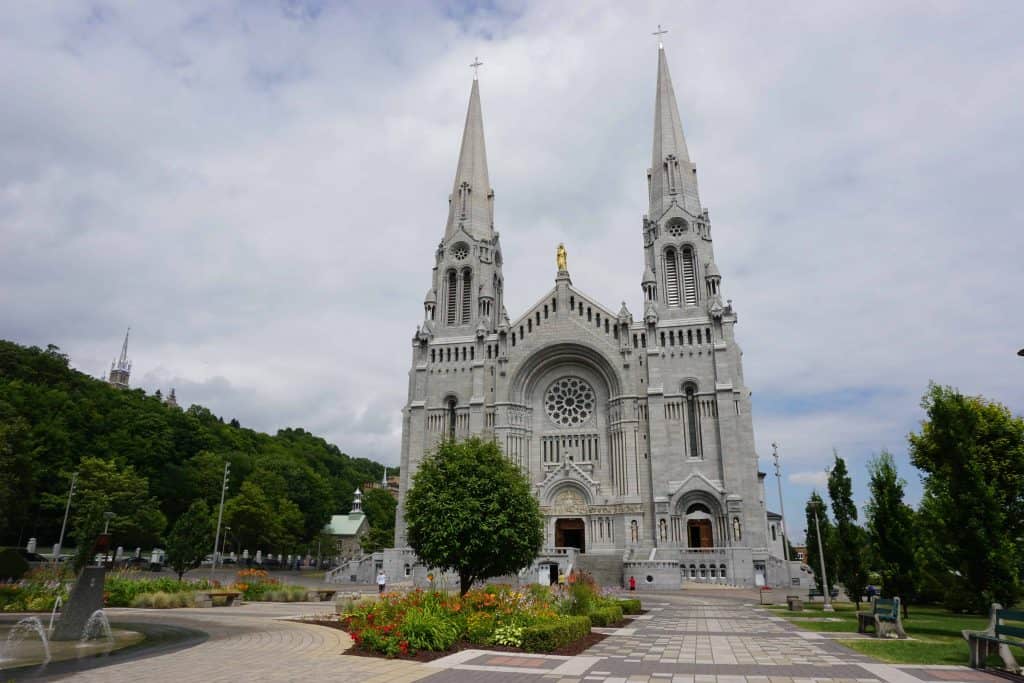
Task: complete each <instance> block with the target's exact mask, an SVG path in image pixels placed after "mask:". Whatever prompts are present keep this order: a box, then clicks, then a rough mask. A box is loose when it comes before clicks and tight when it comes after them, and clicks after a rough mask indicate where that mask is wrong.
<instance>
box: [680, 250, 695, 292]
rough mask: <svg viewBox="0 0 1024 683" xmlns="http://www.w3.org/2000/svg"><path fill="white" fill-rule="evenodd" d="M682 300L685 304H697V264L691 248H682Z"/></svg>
mask: <svg viewBox="0 0 1024 683" xmlns="http://www.w3.org/2000/svg"><path fill="white" fill-rule="evenodd" d="M682 261H683V264H682V270H683V300H684V302H685V303H686V305H687V306H696V305H697V266H696V264H695V263H694V259H693V249H692V248H690V247H684V248H683V258H682Z"/></svg>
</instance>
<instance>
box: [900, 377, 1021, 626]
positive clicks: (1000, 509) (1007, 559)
mask: <svg viewBox="0 0 1024 683" xmlns="http://www.w3.org/2000/svg"><path fill="white" fill-rule="evenodd" d="M921 406H922V407H923V408H924V410H925V412H926V414H927V418H928V419H927V420H926V421H925V422H923V423H922V425H921V431H920V433H916V434H911V435H910V437H909V438H910V454H911V461H912V462H913V464H914V465H915V466H916V467H917V468H918V469H920V470H922V472H924V477H923V480H924V498H923V500H922V513H923V514H922V524H923V527H924V528H925V529H927V530H928V532H929V533H928V538H929V542H930V543H931V544H933V547H932V549H931V552H930V553H927V558H926V559H928V560H930V561H932V562H934V564H935V565H936V566H935V569H936V570H937V571H935V572H934V573H939V574H940V575H941V574H943V573H944V574H945V576H947V577H948V579H947V581H946V582H945V585H946V597H947V602H949V601H951V600H961V601H962V605H961V606H962V607H964V608H965V609H969V610H971V611H975V612H984V611H986V610H987V609H988V606H989V604H990V603H992V602H999V603H1002V604H1003V605H1006V606H1011V605H1013V604H1015V603H1016V602H1017V600H1018V599H1019V598H1020V595H1021V590H1022V586H1021V570H1022V568H1024V546H1021V544H1020V540H1019V539H1021V538H1022V537H1024V418H1020V417H1014V416H1013V415H1012V414H1011V413H1010V411H1009V410H1008V409H1007V408H1006V407H1005V406H1003V405H1001V404H998V403H994V402H991V401H987V400H985V399H984V398H982V397H978V396H964V395H963V394H961V393H960V392H959V391H957V390H955V389H953V388H951V387H942V386H938V385H936V384H931V385H929V387H928V391H927V392H926V393H925V395H924V398H923V399H922V402H921ZM943 570H945V572H943Z"/></svg>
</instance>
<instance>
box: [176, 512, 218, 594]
mask: <svg viewBox="0 0 1024 683" xmlns="http://www.w3.org/2000/svg"><path fill="white" fill-rule="evenodd" d="M213 534H214V529H213V519H212V518H211V517H210V508H209V506H208V505H207V504H206V501H204V500H197V501H195V502H194V503H192V505H191V506H189V508H188V510H187V511H186V512H185V514H183V515H182V516H181V517H179V518H178V521H177V522H175V523H174V526H173V527H172V528H171V533H170V534H168V535H167V564H169V565H170V566H171V568H172V569H174V571H176V572H178V580H181V577H183V576H184V575H185V572H187V571H189V570H190V569H195V568H196V567H198V566H199V565H200V564H202V562H203V558H205V557H206V553H207V551H208V550H209V549H210V546H211V544H212V542H213Z"/></svg>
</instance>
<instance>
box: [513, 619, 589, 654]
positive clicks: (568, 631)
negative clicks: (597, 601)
mask: <svg viewBox="0 0 1024 683" xmlns="http://www.w3.org/2000/svg"><path fill="white" fill-rule="evenodd" d="M589 633H590V619H589V618H588V617H575V616H563V617H558V618H556V619H553V620H551V621H549V622H547V623H542V624H537V625H535V626H528V627H527V628H524V629H523V635H522V638H523V649H524V650H526V651H528V652H552V651H553V650H557V649H558V648H560V647H564V646H566V645H568V644H570V643H574V642H576V641H577V640H579V639H580V638H583V637H585V636H586V635H587V634H589Z"/></svg>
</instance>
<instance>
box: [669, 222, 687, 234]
mask: <svg viewBox="0 0 1024 683" xmlns="http://www.w3.org/2000/svg"><path fill="white" fill-rule="evenodd" d="M667 229H668V234H670V235H672V236H673V237H679V236H680V235H682V234H683V233H684V232H686V223H684V222H683V221H676V222H674V223H669V224H668V226H667Z"/></svg>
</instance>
